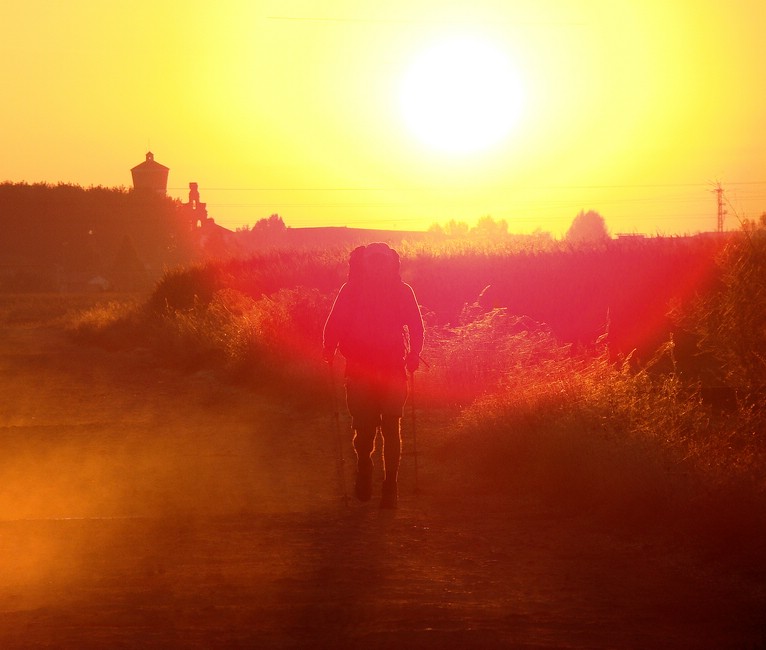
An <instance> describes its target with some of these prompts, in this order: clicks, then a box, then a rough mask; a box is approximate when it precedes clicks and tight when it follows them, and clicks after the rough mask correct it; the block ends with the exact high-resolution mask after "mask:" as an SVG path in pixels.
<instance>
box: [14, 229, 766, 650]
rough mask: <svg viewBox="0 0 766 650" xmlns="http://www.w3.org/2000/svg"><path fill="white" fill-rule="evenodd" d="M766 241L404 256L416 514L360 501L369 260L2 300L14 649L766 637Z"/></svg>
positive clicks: (562, 643) (689, 641) (271, 259)
mask: <svg viewBox="0 0 766 650" xmlns="http://www.w3.org/2000/svg"><path fill="white" fill-rule="evenodd" d="M759 243H762V242H760V241H759V240H750V239H748V240H743V241H739V240H735V241H733V242H731V246H729V247H727V248H726V249H725V250H719V247H718V246H711V245H710V244H709V243H704V244H701V245H700V247H699V248H694V250H691V251H690V250H689V247H688V244H687V243H686V242H663V244H662V246H663V248H662V250H657V249H654V250H651V251H649V252H647V251H633V252H632V253H631V252H630V251H622V252H620V251H619V250H617V249H613V250H602V251H593V250H590V251H583V250H580V251H566V250H557V251H549V252H548V253H545V254H540V253H533V252H518V251H516V252H513V253H509V252H508V251H496V250H491V249H489V248H487V249H485V250H459V249H457V250H454V249H453V250H444V251H441V252H439V253H438V254H436V253H434V252H433V251H427V250H417V249H412V250H404V251H402V253H403V275H404V278H405V280H406V281H408V282H410V283H411V284H412V285H413V287H414V288H415V290H416V292H417V293H418V297H419V299H420V302H421V303H422V305H423V306H424V308H425V309H426V311H427V320H428V340H429V343H428V348H427V351H426V353H424V359H425V360H426V361H427V362H428V367H424V369H423V371H422V372H419V373H417V374H416V384H415V387H416V394H415V404H414V405H415V409H414V410H413V411H410V409H409V407H408V409H407V417H406V418H405V423H404V426H405V431H404V435H405V457H404V464H403V471H402V486H401V492H402V496H401V507H400V508H399V509H398V510H397V511H396V512H395V513H385V512H381V511H379V510H378V509H377V507H376V505H375V503H374V502H373V504H372V505H362V504H358V503H355V502H353V500H352V499H349V500H348V502H346V500H345V499H344V498H343V495H344V492H345V491H348V490H349V489H350V484H351V476H352V468H351V462H350V458H351V453H352V452H351V447H350V439H349V436H348V431H347V426H348V423H347V420H346V419H345V417H342V419H341V430H340V435H341V440H342V441H343V442H342V446H341V449H340V450H339V449H338V446H337V445H338V433H339V432H338V431H337V430H336V428H335V426H334V421H333V402H334V401H337V400H340V399H341V395H340V390H341V389H340V370H339V369H337V368H336V369H335V376H334V385H333V382H331V381H330V377H329V376H328V371H327V369H326V368H325V367H324V366H322V364H321V361H320V359H319V350H318V348H319V344H318V341H319V336H320V332H321V325H322V321H323V318H324V316H325V315H326V313H327V309H328V308H329V304H330V302H331V300H332V298H333V295H334V292H335V291H336V290H337V287H338V286H339V284H340V282H342V280H343V277H344V274H345V268H344V267H345V252H342V251H339V252H337V253H325V254H322V255H318V254H316V253H310V252H303V253H299V252H292V253H280V254H277V253H274V254H271V255H265V256H263V257H260V258H254V259H252V260H247V261H231V262H227V263H218V264H208V265H206V266H201V267H197V268H193V269H187V270H179V271H174V272H169V273H168V274H166V276H165V278H164V279H163V281H162V282H160V284H159V285H158V286H157V288H156V289H155V291H154V292H153V293H152V294H151V295H150V296H137V297H134V298H131V299H127V298H126V297H125V296H110V297H97V298H94V297H88V298H77V299H75V298H70V299H62V298H61V297H58V296H22V297H17V296H4V297H3V301H2V308H0V317H1V318H2V323H3V332H4V336H3V339H2V344H1V345H0V362H1V363H2V364H3V369H4V373H3V376H4V377H5V378H6V379H5V386H4V391H5V394H6V395H7V396H8V397H7V399H6V400H5V404H4V407H3V410H2V422H1V423H0V426H2V427H3V432H4V440H5V453H4V455H3V459H2V462H1V464H0V467H1V468H2V473H3V486H4V487H3V491H2V493H1V496H0V499H1V501H0V504H1V507H2V512H3V517H2V521H0V526H2V528H1V529H0V544H2V552H3V556H4V558H6V560H5V562H4V566H3V569H2V573H1V574H0V645H1V646H2V647H78V648H82V647H92V648H100V647H157V648H167V647H200V648H201V647H285V648H288V647H294V648H299V647H300V648H302V647H405V648H410V647H412V648H416V647H417V648H430V647H433V648H436V647H440V648H441V647H475V648H487V647H516V648H678V647H685V648H728V647H730V648H761V647H764V642H765V641H766V639H764V632H765V630H766V628H765V626H764V619H763V615H762V613H763V611H766V610H765V609H764V605H766V602H764V584H765V582H766V573H765V572H764V569H765V568H766V567H765V566H764V563H763V557H764V556H763V542H762V540H763V539H764V531H766V526H764V521H763V513H764V512H766V508H764V507H763V506H764V484H763V476H764V473H763V469H764V462H763V442H762V439H761V437H760V435H761V432H762V430H763V429H762V424H763V413H762V410H761V409H762V406H761V401H762V400H761V399H760V395H761V393H760V392H759V391H761V390H762V388H763V384H762V383H759V382H761V377H762V376H763V375H762V374H760V373H761V372H762V370H761V367H760V366H759V364H758V363H757V361H756V362H755V363H753V361H752V356H753V355H755V358H756V360H757V359H758V356H757V355H759V354H760V352H761V349H762V348H759V347H758V345H759V341H761V339H762V332H763V329H762V321H761V322H760V324H759V321H758V318H762V317H763V314H764V313H766V310H763V309H758V306H759V305H761V306H762V305H763V304H764V303H762V302H759V301H760V300H761V299H762V297H761V295H760V293H759V289H758V287H759V286H760V287H762V286H766V284H764V283H763V282H761V283H760V284H758V283H754V277H758V276H757V273H758V272H762V270H761V269H762V267H761V266H759V265H760V264H762V258H761V257H758V255H759V254H761V253H759V250H760V249H759V248H757V246H758V245H759ZM743 244H744V246H743ZM631 245H634V244H631ZM546 255H547V257H546ZM630 255H632V257H630ZM650 258H651V259H653V260H654V261H653V262H651V264H650V263H649V262H648V260H649V259H650ZM663 260H664V262H663ZM692 261H694V264H692V263H691V262H692ZM661 263H664V264H665V266H660V265H661ZM616 265H617V268H616ZM647 268H651V269H655V270H656V269H658V268H660V269H663V273H669V269H676V271H674V274H670V275H661V274H660V275H657V276H654V278H653V279H652V280H651V281H649V280H647V279H646V276H647V275H649V276H651V274H647V273H644V272H642V271H643V269H647ZM631 271H632V272H631ZM656 272H657V273H658V274H659V273H660V272H659V271H656ZM616 278H622V282H617V280H616ZM642 278H643V279H642ZM668 279H671V280H672V281H669V280H668ZM660 280H663V281H660ZM487 285H491V286H492V287H493V289H491V290H490V291H489V292H485V293H484V294H483V296H482V298H481V299H479V294H480V293H481V292H482V290H483V289H484V287H486V286H487ZM652 288H653V290H652ZM514 291H515V293H514ZM493 294H494V295H493ZM695 296H697V297H696V298H695ZM525 301H526V302H525ZM672 301H674V302H675V314H674V316H673V317H672V318H671V317H669V316H667V313H668V310H669V307H670V304H669V303H670V302H672ZM567 310H569V313H570V314H576V315H577V318H574V317H570V318H567V317H566V316H567ZM607 314H609V315H608V316H607ZM727 319H728V320H727ZM637 320H638V321H640V322H636V321H637ZM631 324H634V325H636V326H635V327H629V325H631ZM566 326H570V327H569V329H567V328H566ZM759 327H760V328H761V329H759ZM671 335H672V336H671ZM716 336H718V337H719V339H718V340H717V339H716ZM748 337H750V338H748ZM759 337H760V338H759ZM760 345H761V346H762V345H763V344H762V343H760ZM634 348H635V350H636V352H634V353H632V354H631V352H632V350H633V349H634ZM697 349H699V351H700V352H701V353H702V354H701V355H697V354H694V353H693V351H695V350H697ZM743 350H744V351H746V352H747V354H744V355H743V354H742V351H743ZM333 390H334V391H335V400H333V394H332V391H333ZM413 415H414V417H415V419H413ZM415 426H417V430H416V433H417V443H418V449H417V451H418V456H417V460H418V466H417V467H418V471H417V474H416V467H415V456H414V451H415V450H414V439H413V438H414V434H415V431H414V427H415ZM339 451H341V452H342V454H339ZM341 455H342V457H343V458H344V459H345V464H343V463H341V462H340V459H341Z"/></svg>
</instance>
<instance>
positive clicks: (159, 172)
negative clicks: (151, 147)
mask: <svg viewBox="0 0 766 650" xmlns="http://www.w3.org/2000/svg"><path fill="white" fill-rule="evenodd" d="M169 171H170V168H169V167H165V165H161V164H160V163H158V162H157V161H156V160H155V159H154V154H153V153H152V152H151V151H149V152H147V154H146V160H144V162H142V163H141V164H139V165H136V166H135V167H133V169H131V170H130V173H131V174H132V176H133V188H134V189H136V190H149V191H153V192H157V193H158V194H162V195H163V196H164V195H165V194H166V193H167V191H168V172H169Z"/></svg>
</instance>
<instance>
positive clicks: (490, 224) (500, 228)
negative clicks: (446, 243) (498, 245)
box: [471, 215, 508, 240]
mask: <svg viewBox="0 0 766 650" xmlns="http://www.w3.org/2000/svg"><path fill="white" fill-rule="evenodd" d="M471 235H473V236H474V237H479V238H483V239H490V240H498V239H505V238H506V237H508V222H507V221H506V220H505V219H500V220H499V221H495V220H494V219H493V218H492V217H491V216H490V215H485V216H483V217H479V220H478V222H477V223H476V226H475V227H473V228H472V229H471Z"/></svg>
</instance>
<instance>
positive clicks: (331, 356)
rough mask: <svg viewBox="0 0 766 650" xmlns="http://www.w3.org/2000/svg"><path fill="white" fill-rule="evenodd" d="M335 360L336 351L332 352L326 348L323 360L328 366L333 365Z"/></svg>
mask: <svg viewBox="0 0 766 650" xmlns="http://www.w3.org/2000/svg"><path fill="white" fill-rule="evenodd" d="M334 358H335V350H330V349H329V348H325V349H324V350H322V360H323V361H324V362H325V363H326V364H327V365H328V366H331V365H332V360H333V359H334Z"/></svg>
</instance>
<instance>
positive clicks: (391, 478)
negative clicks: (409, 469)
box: [380, 373, 407, 508]
mask: <svg viewBox="0 0 766 650" xmlns="http://www.w3.org/2000/svg"><path fill="white" fill-rule="evenodd" d="M402 374H403V373H402ZM406 399H407V382H406V380H405V379H402V378H401V377H400V376H398V375H397V376H395V377H393V378H391V379H390V381H389V383H388V386H387V389H386V395H385V399H384V400H383V413H382V416H381V434H382V436H383V472H384V479H383V489H382V494H381V498H380V507H381V508H396V506H397V502H398V499H399V491H398V487H397V479H398V477H399V463H400V461H401V458H402V426H401V425H402V410H403V408H404V402H405V400H406Z"/></svg>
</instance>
